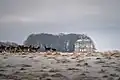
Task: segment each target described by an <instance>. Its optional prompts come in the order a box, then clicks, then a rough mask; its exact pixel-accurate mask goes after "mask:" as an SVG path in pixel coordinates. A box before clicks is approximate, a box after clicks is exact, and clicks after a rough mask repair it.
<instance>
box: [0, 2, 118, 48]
mask: <svg viewBox="0 0 120 80" xmlns="http://www.w3.org/2000/svg"><path fill="white" fill-rule="evenodd" d="M42 32H45V33H53V34H58V33H61V32H63V33H79V34H80V33H85V34H87V35H88V36H90V37H91V38H92V39H93V41H94V42H95V44H96V47H97V48H98V49H99V50H108V49H120V45H119V41H120V37H119V34H120V0H0V41H13V42H17V43H19V44H22V43H23V41H24V40H25V39H26V38H27V37H28V35H29V34H32V33H42Z"/></svg>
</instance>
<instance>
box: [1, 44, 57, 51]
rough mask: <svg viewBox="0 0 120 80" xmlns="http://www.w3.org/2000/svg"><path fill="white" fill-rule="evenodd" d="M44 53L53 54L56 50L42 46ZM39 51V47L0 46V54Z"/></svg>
mask: <svg viewBox="0 0 120 80" xmlns="http://www.w3.org/2000/svg"><path fill="white" fill-rule="evenodd" d="M44 48H45V51H46V52H47V51H51V52H55V51H56V49H55V48H51V47H46V46H44ZM39 49H40V46H38V47H34V46H32V45H30V46H25V45H18V46H12V45H10V46H4V45H1V46H0V52H11V53H15V52H37V51H38V50H39Z"/></svg>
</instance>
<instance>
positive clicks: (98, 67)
mask: <svg viewBox="0 0 120 80" xmlns="http://www.w3.org/2000/svg"><path fill="white" fill-rule="evenodd" d="M43 54H44V53H43ZM43 54H41V53H29V54H27V55H17V54H15V55H11V54H9V53H7V54H5V55H0V80H120V57H111V58H106V57H103V56H101V55H97V56H84V55H80V56H75V55H46V56H45V55H43ZM96 54H99V53H96Z"/></svg>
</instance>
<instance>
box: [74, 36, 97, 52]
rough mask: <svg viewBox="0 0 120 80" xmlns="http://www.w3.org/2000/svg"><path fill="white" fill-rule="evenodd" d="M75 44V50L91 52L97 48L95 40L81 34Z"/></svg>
mask: <svg viewBox="0 0 120 80" xmlns="http://www.w3.org/2000/svg"><path fill="white" fill-rule="evenodd" d="M74 45H75V52H83V53H89V52H94V51H95V50H96V49H95V45H94V43H93V41H92V40H91V39H90V38H89V37H88V36H86V35H83V36H80V38H79V39H78V40H77V41H76V42H75V44H74Z"/></svg>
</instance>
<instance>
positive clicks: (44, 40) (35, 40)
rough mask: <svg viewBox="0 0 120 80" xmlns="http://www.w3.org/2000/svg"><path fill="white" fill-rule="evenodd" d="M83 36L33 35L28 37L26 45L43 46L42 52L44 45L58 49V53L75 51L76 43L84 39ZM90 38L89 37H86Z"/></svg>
mask: <svg viewBox="0 0 120 80" xmlns="http://www.w3.org/2000/svg"><path fill="white" fill-rule="evenodd" d="M82 36H83V35H82V34H63V33H62V34H59V35H53V34H46V33H41V34H31V35H30V36H28V38H27V40H26V41H25V42H24V45H34V46H38V45H39V46H41V50H44V45H46V46H48V47H52V48H56V49H57V51H62V52H64V51H68V52H72V51H74V43H75V42H76V41H77V40H78V39H79V38H80V37H82ZM84 36H85V35H84ZM86 37H88V36H86ZM88 38H89V37H88Z"/></svg>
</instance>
